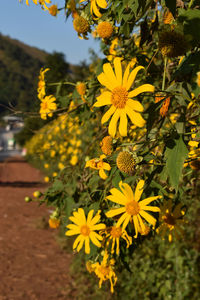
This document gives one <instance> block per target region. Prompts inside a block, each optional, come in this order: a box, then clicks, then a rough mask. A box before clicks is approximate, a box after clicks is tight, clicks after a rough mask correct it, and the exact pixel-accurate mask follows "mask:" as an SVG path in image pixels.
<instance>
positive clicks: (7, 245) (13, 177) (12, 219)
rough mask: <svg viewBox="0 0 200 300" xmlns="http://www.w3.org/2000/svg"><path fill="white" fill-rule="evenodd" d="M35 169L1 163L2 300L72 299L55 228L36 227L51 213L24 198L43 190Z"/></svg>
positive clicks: (65, 257) (64, 255)
mask: <svg viewBox="0 0 200 300" xmlns="http://www.w3.org/2000/svg"><path fill="white" fill-rule="evenodd" d="M41 182H42V176H41V174H40V173H39V171H38V170H36V169H34V168H32V167H31V166H30V165H28V164H27V163H25V162H24V161H20V160H19V161H17V160H15V161H9V162H8V161H7V162H4V163H0V213H1V217H0V300H40V299H42V300H51V299H52V300H53V299H54V300H55V299H56V300H57V299H58V300H60V299H62V300H64V299H74V298H73V297H72V295H70V289H69V286H71V285H73V281H72V280H71V278H70V275H69V264H70V260H71V257H70V255H69V254H67V253H66V252H64V251H62V250H61V249H60V247H59V245H58V244H57V243H56V240H55V234H56V231H55V230H53V229H50V228H48V229H44V228H42V226H38V222H40V221H41V220H42V218H44V217H45V218H46V219H47V220H48V215H49V211H48V209H47V208H46V207H45V206H40V207H39V206H38V204H37V203H25V201H24V197H25V196H32V193H33V192H34V191H35V190H38V189H39V190H44V189H45V187H44V185H42V184H41Z"/></svg>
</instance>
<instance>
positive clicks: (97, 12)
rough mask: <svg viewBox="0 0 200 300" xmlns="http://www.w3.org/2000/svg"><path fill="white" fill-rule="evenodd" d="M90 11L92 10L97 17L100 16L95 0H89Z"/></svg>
mask: <svg viewBox="0 0 200 300" xmlns="http://www.w3.org/2000/svg"><path fill="white" fill-rule="evenodd" d="M90 5H91V6H90V11H91V13H93V12H94V14H95V15H96V16H97V17H98V18H101V16H102V14H101V13H100V12H99V9H98V8H97V5H96V2H95V1H91V4H90Z"/></svg>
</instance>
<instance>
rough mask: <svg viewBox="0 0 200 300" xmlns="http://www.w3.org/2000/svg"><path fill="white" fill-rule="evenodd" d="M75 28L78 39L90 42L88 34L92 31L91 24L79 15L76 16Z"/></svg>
mask: <svg viewBox="0 0 200 300" xmlns="http://www.w3.org/2000/svg"><path fill="white" fill-rule="evenodd" d="M73 26H74V29H75V30H76V32H77V33H78V37H79V38H80V39H83V38H84V39H85V40H88V38H87V33H88V31H89V30H90V24H89V23H88V21H87V20H86V19H85V18H84V17H82V16H79V15H78V14H77V15H75V17H74V20H73Z"/></svg>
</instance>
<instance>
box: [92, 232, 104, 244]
mask: <svg viewBox="0 0 200 300" xmlns="http://www.w3.org/2000/svg"><path fill="white" fill-rule="evenodd" d="M90 239H91V241H92V243H93V244H94V245H95V246H97V247H101V243H100V242H99V241H98V239H97V238H96V236H95V233H94V232H91V234H90Z"/></svg>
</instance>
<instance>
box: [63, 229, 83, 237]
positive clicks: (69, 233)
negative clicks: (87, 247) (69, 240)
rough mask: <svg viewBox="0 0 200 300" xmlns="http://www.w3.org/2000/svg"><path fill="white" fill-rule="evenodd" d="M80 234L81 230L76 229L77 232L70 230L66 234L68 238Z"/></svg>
mask: <svg viewBox="0 0 200 300" xmlns="http://www.w3.org/2000/svg"><path fill="white" fill-rule="evenodd" d="M79 233H80V229H76V230H68V231H66V232H65V235H67V236H72V235H76V234H79Z"/></svg>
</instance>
